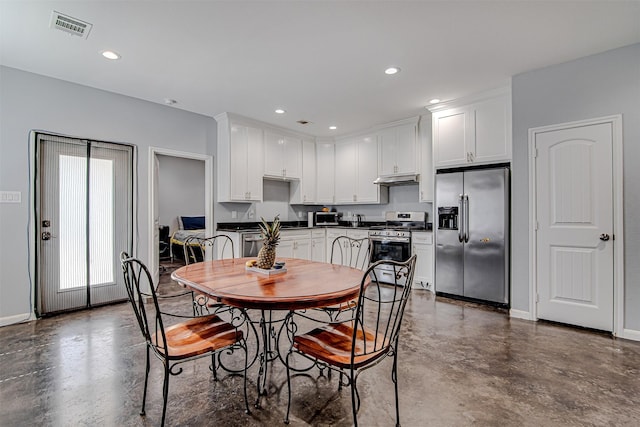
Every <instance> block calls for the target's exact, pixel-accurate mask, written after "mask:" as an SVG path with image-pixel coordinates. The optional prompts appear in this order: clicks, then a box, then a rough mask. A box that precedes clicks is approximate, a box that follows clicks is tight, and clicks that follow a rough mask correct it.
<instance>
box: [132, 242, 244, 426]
mask: <svg viewBox="0 0 640 427" xmlns="http://www.w3.org/2000/svg"><path fill="white" fill-rule="evenodd" d="M120 261H121V264H122V273H123V275H124V282H125V287H126V289H127V294H128V296H129V301H130V302H131V306H132V307H133V311H134V313H135V316H136V319H137V321H138V325H139V326H140V330H141V332H142V335H143V336H144V338H145V340H146V344H147V345H146V347H147V363H146V369H145V379H144V392H143V395H142V410H141V412H140V415H145V403H146V398H147V385H148V382H149V368H150V352H151V351H153V353H154V355H155V356H156V357H158V359H160V360H161V361H162V364H163V365H164V383H163V390H162V396H163V406H162V422H161V425H164V422H165V418H166V412H167V397H168V392H169V375H178V374H180V373H181V372H182V368H181V367H179V365H180V364H182V363H184V362H187V361H190V360H195V359H198V358H201V357H207V356H211V358H212V362H213V361H215V357H216V355H219V353H221V352H223V351H224V352H234V351H235V350H238V349H241V350H243V351H244V353H245V358H244V369H243V370H242V372H243V376H244V402H245V410H246V412H247V413H249V403H248V399H247V376H246V374H247V367H248V352H247V343H246V339H245V333H244V332H243V331H242V330H241V329H240V328H241V327H242V326H243V325H246V324H247V322H246V316H245V314H244V312H242V313H241V315H236V316H232V319H233V320H232V323H234V324H231V323H228V322H226V321H224V320H222V319H221V318H220V317H218V316H217V315H215V314H211V315H208V316H199V317H189V316H180V315H175V314H171V313H167V312H164V311H162V310H161V307H160V304H159V299H161V298H162V296H159V295H157V293H156V286H155V285H154V284H153V280H152V278H151V274H150V273H149V270H148V269H147V267H146V265H144V263H142V262H141V261H139V260H138V259H136V258H132V257H130V256H129V255H128V254H127V253H126V252H122V253H121V254H120ZM147 289H148V290H147ZM148 298H151V300H152V301H153V307H154V310H149V312H148V311H147V307H146V305H145V300H146V299H148ZM166 316H172V317H179V318H180V317H181V318H184V319H185V320H183V321H182V322H179V323H176V324H173V325H171V326H165V318H166ZM236 323H237V324H236ZM176 367H178V369H176ZM211 369H212V368H211ZM212 371H213V372H214V378H215V369H212Z"/></svg>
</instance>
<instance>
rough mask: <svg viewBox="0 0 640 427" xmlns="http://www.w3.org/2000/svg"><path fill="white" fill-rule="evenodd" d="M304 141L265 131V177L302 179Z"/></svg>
mask: <svg viewBox="0 0 640 427" xmlns="http://www.w3.org/2000/svg"><path fill="white" fill-rule="evenodd" d="M301 164H302V141H301V140H300V139H298V138H293V137H289V136H284V135H280V134H277V133H274V132H272V131H268V130H265V131H264V176H265V177H267V178H281V179H300V177H301V168H302V166H301Z"/></svg>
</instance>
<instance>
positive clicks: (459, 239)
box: [458, 194, 465, 243]
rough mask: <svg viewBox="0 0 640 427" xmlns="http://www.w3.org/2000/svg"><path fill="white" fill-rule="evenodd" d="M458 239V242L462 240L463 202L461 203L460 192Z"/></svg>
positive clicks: (460, 196) (461, 196)
mask: <svg viewBox="0 0 640 427" xmlns="http://www.w3.org/2000/svg"><path fill="white" fill-rule="evenodd" d="M458 216H459V218H458V241H459V242H460V243H462V242H464V229H463V227H464V217H465V214H464V203H463V195H462V194H460V195H459V196H458Z"/></svg>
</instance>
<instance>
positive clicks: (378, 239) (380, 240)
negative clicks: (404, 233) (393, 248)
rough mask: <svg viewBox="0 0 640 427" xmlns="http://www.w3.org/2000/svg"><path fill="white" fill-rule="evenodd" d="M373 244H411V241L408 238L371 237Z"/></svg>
mask: <svg viewBox="0 0 640 427" xmlns="http://www.w3.org/2000/svg"><path fill="white" fill-rule="evenodd" d="M369 239H370V240H371V241H372V242H382V243H384V242H400V243H411V239H407V238H406V237H382V238H381V237H379V236H375V237H369Z"/></svg>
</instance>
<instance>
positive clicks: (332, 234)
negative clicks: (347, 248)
mask: <svg viewBox="0 0 640 427" xmlns="http://www.w3.org/2000/svg"><path fill="white" fill-rule="evenodd" d="M344 235H346V231H345V230H343V229H339V228H336V229H331V228H328V229H327V240H326V245H327V257H326V259H327V262H331V261H332V260H331V248H332V247H333V241H334V240H335V239H336V238H337V237H339V236H344ZM336 256H337V257H338V258H336V259H338V260H339V256H340V255H339V254H338V255H336ZM333 261H334V262H335V260H333Z"/></svg>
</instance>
